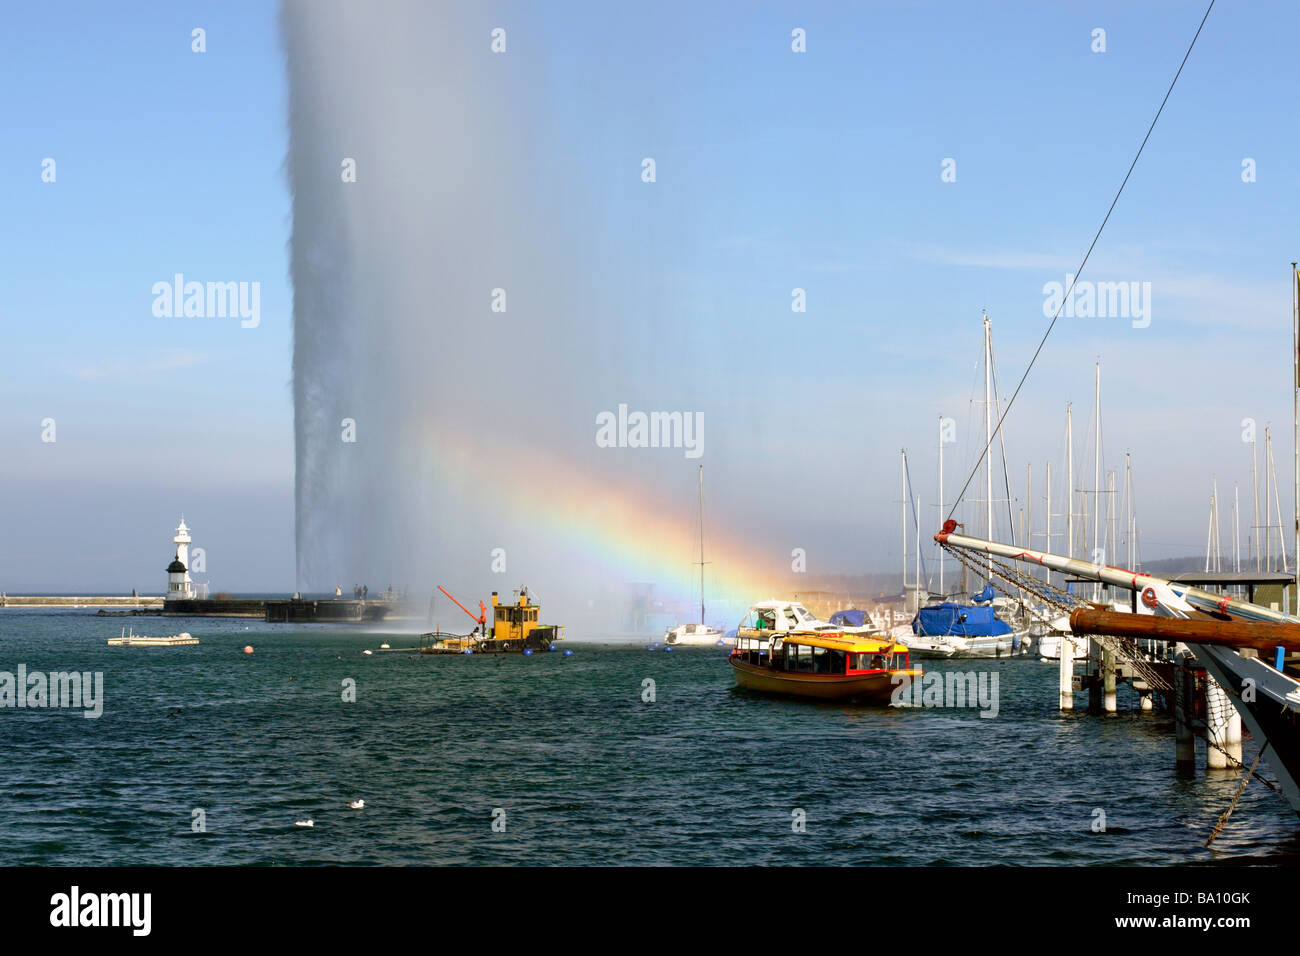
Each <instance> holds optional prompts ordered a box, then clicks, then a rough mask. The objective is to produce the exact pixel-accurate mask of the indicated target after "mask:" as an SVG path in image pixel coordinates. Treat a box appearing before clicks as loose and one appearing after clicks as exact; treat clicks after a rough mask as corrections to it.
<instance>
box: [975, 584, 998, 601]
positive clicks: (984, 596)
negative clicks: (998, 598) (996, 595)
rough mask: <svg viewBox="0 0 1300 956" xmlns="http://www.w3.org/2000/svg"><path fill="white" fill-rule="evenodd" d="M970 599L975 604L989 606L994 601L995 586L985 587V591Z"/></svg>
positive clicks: (987, 585) (988, 585)
mask: <svg viewBox="0 0 1300 956" xmlns="http://www.w3.org/2000/svg"><path fill="white" fill-rule="evenodd" d="M970 599H971V601H972V602H973V603H975V604H987V603H988V602H989V601H992V600H993V585H991V584H986V585H984V590H983V591H980V593H979V594H972V595H971V596H970Z"/></svg>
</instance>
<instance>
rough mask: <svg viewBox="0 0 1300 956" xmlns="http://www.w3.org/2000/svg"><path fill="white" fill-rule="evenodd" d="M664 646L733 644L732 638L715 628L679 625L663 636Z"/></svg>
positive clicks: (704, 625)
mask: <svg viewBox="0 0 1300 956" xmlns="http://www.w3.org/2000/svg"><path fill="white" fill-rule="evenodd" d="M664 643H665V644H674V645H682V646H689V645H699V646H701V647H703V646H705V645H715V644H729V645H731V644H735V643H736V639H735V638H734V637H727V635H726V634H725V633H724V632H722V631H720V630H718V629H717V628H716V627H710V626H709V625H708V624H679V625H678V626H677V627H674V628H673V629H672V630H670V631H668V632H666V633H665V634H664Z"/></svg>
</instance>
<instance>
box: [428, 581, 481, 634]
mask: <svg viewBox="0 0 1300 956" xmlns="http://www.w3.org/2000/svg"><path fill="white" fill-rule="evenodd" d="M438 590H439V591H441V592H442V593H443V594H445V595H447V597H449V598H451V602H452V603H453V604H455V605H456V606H457V607H458V608H460V609H461V610H462V611H464V612H465V613H466V614H468V615H469V616H470V617H471V618H474V620H475V621H477V622H478V623H479V624H480V625H484V624H486V623H487V608H486V607H485V606H484V604H483V602H482V601H479V602H478V617H474V612H473V611H471V610H470V609H469V608H467V607H465V605H463V604H461V603H460V602H459V601H457V600H456V599H455V598H454V597H452V596H451V592H450V591H448V590H447V589H446V588H445V587H443V586H442V585H441V584H439V585H438Z"/></svg>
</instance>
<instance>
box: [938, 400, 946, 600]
mask: <svg viewBox="0 0 1300 956" xmlns="http://www.w3.org/2000/svg"><path fill="white" fill-rule="evenodd" d="M943 514H944V511H943V416H942V415H940V416H939V517H941V518H942V517H943ZM939 593H940V594H943V595H946V594H947V593H948V591H947V589H946V588H945V587H944V583H943V551H942V550H941V551H940V552H939Z"/></svg>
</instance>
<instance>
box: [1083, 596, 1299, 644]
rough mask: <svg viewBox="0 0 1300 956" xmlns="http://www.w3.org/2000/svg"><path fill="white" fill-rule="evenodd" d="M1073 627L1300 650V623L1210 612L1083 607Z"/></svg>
mask: <svg viewBox="0 0 1300 956" xmlns="http://www.w3.org/2000/svg"><path fill="white" fill-rule="evenodd" d="M1070 630H1071V631H1073V632H1074V633H1075V634H1114V635H1115V636H1117V637H1131V638H1139V639H1140V638H1148V639H1151V640H1157V641H1170V642H1177V641H1185V642H1187V643H1192V644H1218V645H1221V646H1223V647H1231V648H1236V649H1238V650H1239V649H1241V648H1244V647H1253V648H1255V649H1256V650H1259V651H1263V652H1270V653H1271V652H1272V651H1273V649H1274V648H1278V647H1285V648H1286V649H1287V650H1288V651H1300V624H1285V623H1274V622H1265V621H1241V620H1236V619H1230V620H1216V619H1215V618H1213V617H1210V616H1208V615H1207V616H1206V617H1204V618H1175V617H1156V616H1154V615H1151V614H1131V613H1129V612H1127V611H1108V610H1101V609H1100V608H1091V607H1079V608H1075V609H1074V610H1073V611H1071V612H1070Z"/></svg>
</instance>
